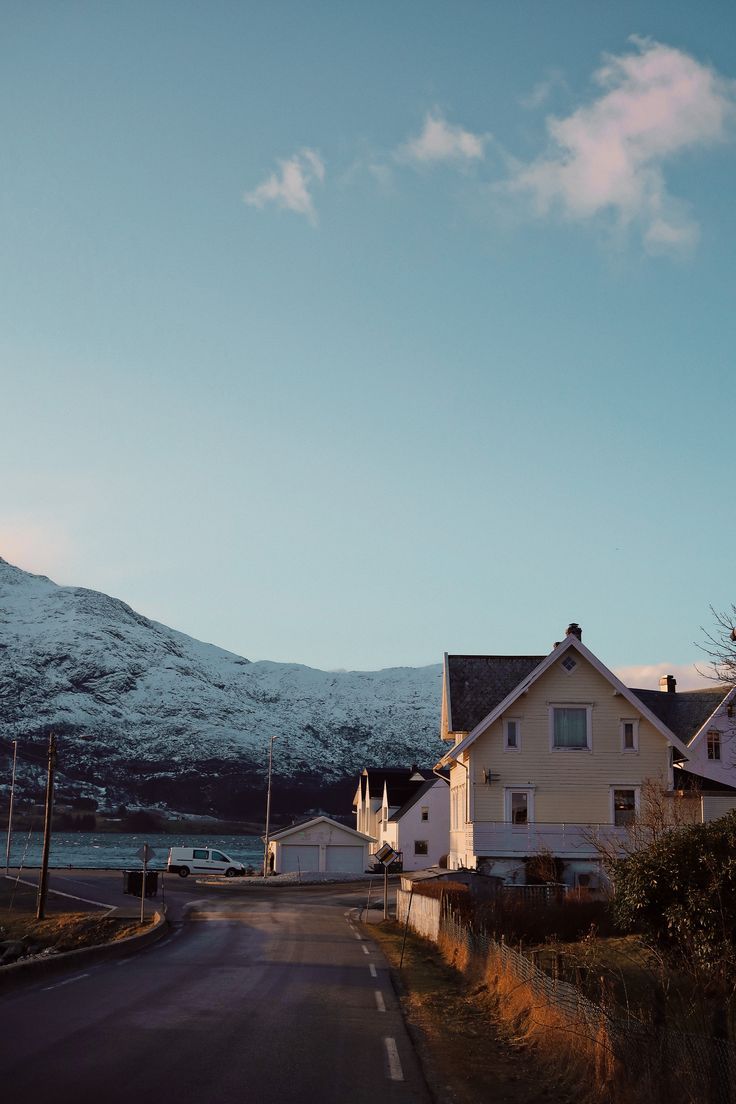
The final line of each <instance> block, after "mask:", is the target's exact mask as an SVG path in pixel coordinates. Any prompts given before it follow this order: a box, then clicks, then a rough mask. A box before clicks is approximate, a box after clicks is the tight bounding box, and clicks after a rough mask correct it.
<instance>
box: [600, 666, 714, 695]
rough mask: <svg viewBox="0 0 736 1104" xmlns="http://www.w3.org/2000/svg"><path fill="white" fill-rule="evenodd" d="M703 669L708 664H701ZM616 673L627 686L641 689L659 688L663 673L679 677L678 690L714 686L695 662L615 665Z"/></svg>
mask: <svg viewBox="0 0 736 1104" xmlns="http://www.w3.org/2000/svg"><path fill="white" fill-rule="evenodd" d="M701 666H702V668H703V670H705V669H706V666H707V665H706V664H705V663H703V664H701ZM614 674H616V675H618V677H619V678H620V679H621V681H622V682H623V684H624V685H625V686H631V687H634V688H635V689H637V688H638V689H639V690H659V680H660V679H661V678H662V676H663V675H674V676H675V678H676V679H677V689H678V690H701V689H702V688H703V687H708V686H711V687H712V686H713V683H712V682H708V679H707V678H705V676H703V675H701V674H700V672H699V671H698V669H697V667H696V666H695V664H694V663H666V662H665V663H650V664H649V665H648V666H647V665H645V666H640V667H615V668H614Z"/></svg>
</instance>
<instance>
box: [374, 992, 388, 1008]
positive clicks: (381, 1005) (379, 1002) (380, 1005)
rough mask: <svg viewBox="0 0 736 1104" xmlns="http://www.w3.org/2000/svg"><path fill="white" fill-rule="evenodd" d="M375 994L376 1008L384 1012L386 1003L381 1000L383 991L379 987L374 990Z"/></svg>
mask: <svg viewBox="0 0 736 1104" xmlns="http://www.w3.org/2000/svg"><path fill="white" fill-rule="evenodd" d="M375 995H376V1008H377V1009H378V1011H379V1012H385V1011H386V1005H385V1004H384V1002H383V993H382V992H381V990H380V989H376V990H375Z"/></svg>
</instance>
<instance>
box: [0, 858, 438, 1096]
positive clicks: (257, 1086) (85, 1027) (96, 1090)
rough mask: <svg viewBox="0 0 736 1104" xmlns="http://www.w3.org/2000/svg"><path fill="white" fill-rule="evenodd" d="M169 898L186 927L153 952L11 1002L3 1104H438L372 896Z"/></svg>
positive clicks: (3, 1022) (324, 890)
mask: <svg viewBox="0 0 736 1104" xmlns="http://www.w3.org/2000/svg"><path fill="white" fill-rule="evenodd" d="M90 880H91V881H93V882H95V883H96V884H97V885H98V887H99V886H101V885H102V884H103V880H102V879H98V878H92V879H90ZM60 881H61V880H60ZM59 884H60V883H59ZM185 894H186V895H188V899H187V902H184V901H183V897H184V895H185ZM94 896H95V895H94V894H90V897H91V898H92V897H94ZM172 897H174V899H175V901H176V902H177V903H178V908H176V909H175V911H178V912H179V913H180V915H182V917H183V919H181V920H179V921H178V922H177V923H176V924H175V925H174V928H173V931H172V934H171V935H170V936H167V937H166V938H165V939H164V940H163V941H162V942H161V943H159V944H157V945H156V946H154V947H151V948H149V949H147V950H144V951H140V952H138V953H135V954H132V955H130V956H129V957H127V958H124V959H121V960H117V961H112V962H106V963H102V964H98V965H95V966H90V967H89V968H88V969H83V970H81V971H79V972H78V973H74V974H71V975H69V976H54V977H50V978H47V979H39V980H37V981H36V982H33V983H31V984H29V985H28V986H27V987H25V988H23V989H22V990H17V991H15V992H13V993H10V994H8V995H7V996H4V997H2V998H0V1086H2V1096H3V1099H5V1100H8V1101H21V1100H32V1101H34V1102H35V1104H47V1102H48V1104H52V1102H53V1104H72V1102H73V1104H88V1102H89V1104H91V1102H93V1101H98V1100H99V1101H102V1102H105V1104H117V1102H125V1104H131V1102H132V1101H137V1102H143V1104H148V1102H149V1101H151V1102H156V1104H168V1102H169V1101H171V1102H174V1101H176V1104H188V1102H193V1104H194V1102H196V1104H208V1102H209V1101H213V1102H217V1104H231V1102H232V1104H235V1102H238V1104H243V1102H247V1101H251V1100H252V1101H254V1102H258V1104H261V1102H262V1104H271V1102H273V1104H290V1102H292V1101H293V1102H295V1104H296V1102H297V1101H298V1102H299V1104H311V1102H315V1104H317V1102H319V1104H344V1102H345V1101H347V1100H350V1101H351V1104H355V1102H357V1104H362V1102H363V1101H365V1102H366V1104H368V1101H370V1102H371V1104H375V1101H376V1100H380V1101H381V1102H383V1101H386V1102H388V1104H394V1102H395V1104H405V1102H406V1104H408V1102H417V1104H420V1102H421V1104H427V1102H428V1101H429V1096H428V1093H427V1090H426V1086H425V1084H424V1080H423V1077H422V1073H421V1070H420V1068H419V1065H418V1062H417V1059H416V1057H415V1054H414V1051H413V1048H412V1045H411V1041H410V1039H409V1037H408V1035H407V1034H406V1030H405V1028H404V1024H403V1020H402V1017H401V1014H400V1011H399V1008H398V1004H397V1001H396V998H395V996H394V993H393V989H392V987H391V982H390V979H389V976H388V969H387V965H386V962H385V960H384V958H383V955H382V954H381V952H380V951H379V949H378V948H377V947H376V945H375V944H374V943H373V942H372V940H371V939H370V932H368V933H367V935H366V934H364V932H363V931H362V930H361V929H360V927H359V925H356V924H355V923H354V922H353V921H354V910H355V908H356V906H358V905H359V904H360V903H362V901H363V900H364V890H363V889H361V890H358V889H354V888H352V887H349V886H343V887H334V886H320V887H301V888H296V887H295V888H294V889H286V888H278V889H251V890H248V891H244V890H235V891H234V892H231V891H230V890H229V889H222V890H215V891H207V890H202V889H198V888H197V887H196V886H195V885H193V884H191V883H188V884H186V885H185V886H182V885H179V886H177V887H176V890H175V892H174V893H173V894H172ZM96 899H104V898H103V897H102V896H101V895H98V896H97V898H96ZM183 903H185V904H188V905H189V906H190V907H189V908H187V909H183V908H182V907H181V906H182V904H183Z"/></svg>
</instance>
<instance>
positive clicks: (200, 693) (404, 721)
mask: <svg viewBox="0 0 736 1104" xmlns="http://www.w3.org/2000/svg"><path fill="white" fill-rule="evenodd" d="M440 696H441V667H440V666H439V665H433V666H431V667H423V668H389V669H387V670H383V671H349V672H326V671H318V670H314V669H312V668H309V667H304V666H300V665H298V664H283V663H271V662H266V661H264V662H257V663H251V662H250V661H249V660H247V659H243V658H242V657H240V656H237V655H234V654H233V653H231V652H227V651H224V650H223V649H221V648H217V647H215V646H214V645H211V644H204V643H202V642H201V641H198V640H195V639H193V638H192V637H189V636H186V635H185V634H184V633H180V632H177V631H176V630H174V629H170V628H168V627H167V626H165V625H161V624H159V623H158V622H156V621H151V620H149V619H148V618H146V617H143V616H141V615H140V614H138V613H136V612H135V611H134V610H133V609H131V608H130V606H128V605H126V604H125V603H124V602H121V601H119V600H118V599H116V598H111V597H109V596H108V595H106V594H101V593H99V592H97V591H93V590H86V589H84V588H82V587H61V586H57V585H56V584H55V583H53V582H51V580H50V579H47V578H46V577H45V576H39V575H31V574H29V573H27V572H25V571H22V570H21V569H20V568H17V567H13V566H12V565H11V564H9V563H7V562H6V561H5V560H2V559H0V724H1V727H0V736H1V737H2V739H3V743H4V744H5V747H6V748H7V747H8V741H9V740H11V739H13V738H16V737H17V738H18V740H19V746H20V747H21V750H23V749H24V748H25V749H26V750H27V751H32V750H34V749H35V751H36V752H38V753H39V754H42V751H43V749H42V740H43V739H44V738H45V736H46V734H47V733H48V732H49V731H50V730H51V729H53V730H54V731H55V732H56V733H57V735H58V736H59V737H60V750H59V767H60V771H62V772H63V775H64V776H65V778H66V779H67V781H68V782H69V783H70V784H71V783H73V782H76V783H79V784H80V786H79V787H77V788H81V789H84V787H85V786H86V787H87V790H89V787H90V785H93V786H95V787H97V788H98V789H99V792H101V793H102V791H105V794H104V796H105V798H106V800H108V801H112V800H114V801H140V802H141V803H166V804H169V805H170V806H171V807H173V808H178V809H181V810H185V811H190V812H210V811H215V812H218V813H220V814H223V815H229V816H236V815H238V814H241V815H247V814H248V812H249V810H250V807H251V806H253V807H254V808H255V807H260V806H259V803H260V799H261V795H262V787H263V773H264V764H265V758H266V751H267V748H268V741H269V739H270V737H271V736H277V737H278V741H277V743H275V745H274V774H275V776H276V778H277V780H279V786H277V787H276V788H275V793H277V794H278V792H279V788H280V790H281V799H280V800H281V804H282V805H283V807H284V811H291V812H299V811H302V809H301V807H302V806H304V807H305V808H307V807H312V806H315V805H317V806H319V805H320V804H321V801H320V798H323V797H326V796H329V795H330V794H331V792H332V791H331V786H332V787H334V786H335V785H337V790H338V791H339V793H340V794H341V795H343V796H341V798H340V800H341V801H342V800H344V793H345V792H346V791H345V786H344V785H342V786H341V785H340V784H339V783H340V781H341V780H344V779H346V778H353V779H354V778H355V777H356V776H357V774H358V771H359V770H360V769H361V768H362V767H364V766H366V765H381V764H382V765H388V766H390V765H410V764H411V763H412V762H420V763H422V764H425V765H426V764H428V763H430V762H434V761H435V760H436V758H438V757H439V755H440V754H441V753H442V745H441V743H440V741H439V737H438V730H439V708H440ZM329 804H330V802H329V800H328V801H327V804H326V805H325V806H324V807H329ZM336 811H337V810H336ZM342 811H344V812H348V811H349V809H343V810H342Z"/></svg>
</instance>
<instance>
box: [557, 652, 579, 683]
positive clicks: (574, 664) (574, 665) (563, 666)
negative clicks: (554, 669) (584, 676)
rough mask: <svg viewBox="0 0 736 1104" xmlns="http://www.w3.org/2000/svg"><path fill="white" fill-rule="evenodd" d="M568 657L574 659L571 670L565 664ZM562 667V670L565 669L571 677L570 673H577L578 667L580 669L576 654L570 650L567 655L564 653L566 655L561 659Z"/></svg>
mask: <svg viewBox="0 0 736 1104" xmlns="http://www.w3.org/2000/svg"><path fill="white" fill-rule="evenodd" d="M566 659H571V660H572V667H571V668H570V669H569V670H568V669H567V667H566V666H565V660H566ZM560 667H561V668H562V670H563V671H564V672H565V674H566V675H567V677H568V678H569V677H570V675H574V674H575V672H576V671H577V669H578V661H577V660H576V659H575V656H574V655H571V653H570V652H568V653H567V655H564V656H563V657H562V659H561V660H560Z"/></svg>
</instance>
